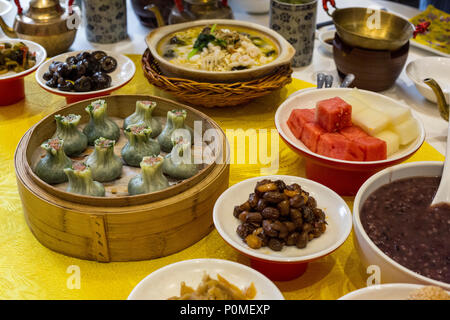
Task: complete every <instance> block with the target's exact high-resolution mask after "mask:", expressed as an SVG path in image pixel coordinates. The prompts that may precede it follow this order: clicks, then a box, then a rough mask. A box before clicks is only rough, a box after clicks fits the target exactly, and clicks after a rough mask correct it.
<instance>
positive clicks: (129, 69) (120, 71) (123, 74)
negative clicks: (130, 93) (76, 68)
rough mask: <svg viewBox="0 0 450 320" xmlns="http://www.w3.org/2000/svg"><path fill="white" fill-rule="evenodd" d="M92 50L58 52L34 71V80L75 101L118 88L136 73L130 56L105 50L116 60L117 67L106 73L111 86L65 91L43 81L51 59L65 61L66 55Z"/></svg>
mask: <svg viewBox="0 0 450 320" xmlns="http://www.w3.org/2000/svg"><path fill="white" fill-rule="evenodd" d="M85 51H87V52H92V51H96V50H80V51H73V52H66V53H63V54H60V55H58V56H55V57H52V58H51V59H49V60H47V61H46V62H45V63H43V64H42V65H41V66H40V67H39V69H38V70H37V72H36V81H37V82H38V83H39V85H40V86H41V87H42V88H44V89H45V90H47V91H48V92H51V93H54V94H57V95H60V96H64V97H66V98H68V100H70V102H75V101H79V100H84V99H88V98H93V97H96V96H103V95H106V94H109V93H111V92H113V91H114V90H117V89H119V88H120V87H123V86H124V85H126V84H127V83H128V82H129V81H130V80H131V79H132V78H133V76H134V74H135V73H136V66H135V65H134V63H133V61H131V59H130V58H128V57H126V56H124V55H122V54H117V53H113V52H108V51H105V52H106V54H107V55H108V56H112V57H113V58H115V59H116V60H117V69H116V70H115V71H113V72H111V73H108V75H109V76H110V77H111V80H112V81H111V86H110V87H108V88H105V89H102V90H95V91H87V92H66V91H61V90H58V89H57V88H51V87H49V86H47V85H46V84H45V83H46V82H47V81H45V80H44V78H43V75H44V73H46V72H47V71H48V67H49V66H50V64H51V63H52V62H53V61H62V62H65V61H66V59H67V58H68V57H71V56H76V55H77V54H78V53H81V52H85Z"/></svg>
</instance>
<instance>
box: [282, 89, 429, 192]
mask: <svg viewBox="0 0 450 320" xmlns="http://www.w3.org/2000/svg"><path fill="white" fill-rule="evenodd" d="M352 90H355V89H351V88H326V89H325V88H324V89H314V90H303V91H301V92H299V93H298V94H296V95H293V96H291V97H290V98H288V99H287V100H285V101H284V102H283V103H282V104H281V105H280V106H279V107H278V110H277V112H276V114H275V126H276V128H277V130H278V133H279V134H280V136H281V138H282V139H283V141H284V142H286V144H287V145H288V146H289V147H290V148H291V149H292V150H294V151H295V152H297V153H298V154H300V155H301V156H302V157H303V158H305V167H306V176H307V178H309V179H312V180H314V181H318V182H320V183H322V184H324V185H326V186H327V187H330V188H331V189H333V190H334V191H336V192H337V193H339V194H340V195H346V196H347V195H355V194H356V192H357V191H358V189H359V187H360V186H361V185H362V184H363V183H364V181H366V180H367V179H368V178H369V177H370V176H371V175H373V174H374V173H375V172H378V171H380V170H381V169H384V168H386V167H389V166H392V165H394V164H398V163H400V162H403V161H404V160H406V159H407V158H409V157H410V156H412V155H413V154H414V153H415V152H416V151H417V150H418V149H419V148H420V146H421V145H422V144H423V142H424V140H425V128H424V126H423V124H422V122H421V121H420V119H419V118H418V117H416V116H415V115H414V114H413V117H414V119H415V120H416V121H417V125H418V127H419V132H420V133H419V136H418V137H417V139H416V140H415V141H412V142H410V143H409V144H408V145H406V146H404V147H402V148H401V149H400V150H399V151H397V152H396V153H394V154H392V155H390V156H389V157H388V158H387V159H385V160H378V161H348V160H341V159H335V158H330V157H326V156H323V155H320V154H318V153H315V152H313V151H311V150H310V149H308V148H307V147H306V146H305V145H304V144H303V142H301V141H300V140H299V139H297V138H296V137H295V136H294V134H293V133H292V131H291V130H290V129H289V127H288V125H287V121H288V119H289V116H290V115H291V112H292V110H294V109H304V108H308V109H309V108H314V107H315V106H316V102H317V101H320V100H323V99H329V98H333V97H342V96H344V95H345V94H347V93H350V92H351V91H352ZM358 91H359V93H360V96H361V97H362V98H363V99H364V100H366V101H368V103H369V104H377V105H381V106H384V107H386V108H389V106H397V107H402V108H409V107H408V106H406V105H405V104H403V103H401V102H399V101H397V100H394V99H392V98H389V97H387V96H384V95H382V94H379V93H375V92H371V91H366V90H358Z"/></svg>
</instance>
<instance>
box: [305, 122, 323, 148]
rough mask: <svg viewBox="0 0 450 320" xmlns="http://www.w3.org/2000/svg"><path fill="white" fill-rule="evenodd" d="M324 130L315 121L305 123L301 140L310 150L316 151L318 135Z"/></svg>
mask: <svg viewBox="0 0 450 320" xmlns="http://www.w3.org/2000/svg"><path fill="white" fill-rule="evenodd" d="M324 133H326V131H325V130H324V129H323V128H322V127H321V126H319V125H318V124H317V123H315V122H310V123H306V124H305V126H304V127H303V131H302V137H301V140H302V142H303V143H304V144H305V146H307V147H308V148H309V149H310V150H311V151H312V152H316V150H317V143H318V142H319V137H320V136H321V135H322V134H324Z"/></svg>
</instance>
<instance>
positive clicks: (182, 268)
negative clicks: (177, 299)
mask: <svg viewBox="0 0 450 320" xmlns="http://www.w3.org/2000/svg"><path fill="white" fill-rule="evenodd" d="M205 273H206V274H208V275H209V276H211V277H212V278H216V277H217V274H220V275H221V276H222V277H224V278H225V279H226V280H227V281H229V282H230V283H231V284H233V285H235V286H237V287H238V288H240V289H241V290H242V289H244V288H247V287H249V286H250V285H251V283H253V284H254V286H255V289H256V296H255V298H254V299H255V300H284V297H283V295H282V294H281V292H280V290H279V289H278V288H277V287H276V286H275V284H274V283H273V282H272V281H270V280H269V279H268V278H267V277H265V276H264V275H262V274H261V273H259V272H258V271H256V270H253V269H252V268H249V267H247V266H245V265H243V264H240V263H237V262H233V261H228V260H221V259H192V260H184V261H180V262H176V263H173V264H170V265H168V266H165V267H162V268H160V269H158V270H156V271H154V272H152V273H151V274H150V275H148V276H147V277H145V278H144V279H143V280H142V281H141V282H139V283H138V285H137V286H136V287H135V288H134V289H133V291H132V292H131V293H130V295H129V296H128V300H164V299H168V298H170V297H174V296H179V295H180V284H181V282H183V281H184V282H185V283H186V285H188V286H190V287H192V288H194V289H195V288H196V287H197V286H198V284H199V283H200V282H201V280H202V277H203V275H204V274H205Z"/></svg>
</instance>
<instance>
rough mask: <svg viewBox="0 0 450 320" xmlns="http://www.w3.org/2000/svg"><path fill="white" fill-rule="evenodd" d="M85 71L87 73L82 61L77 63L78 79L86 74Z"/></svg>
mask: <svg viewBox="0 0 450 320" xmlns="http://www.w3.org/2000/svg"><path fill="white" fill-rule="evenodd" d="M86 71H87V66H86V64H84V62H83V61H78V63H77V76H78V77H81V76H84V75H85V74H86Z"/></svg>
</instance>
